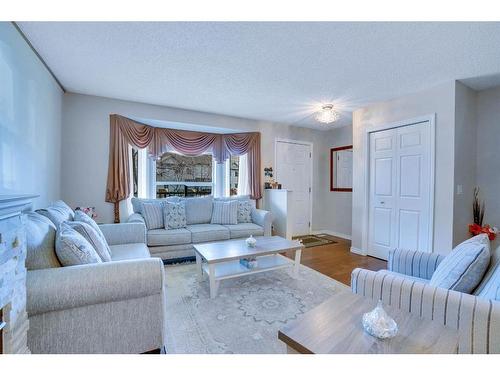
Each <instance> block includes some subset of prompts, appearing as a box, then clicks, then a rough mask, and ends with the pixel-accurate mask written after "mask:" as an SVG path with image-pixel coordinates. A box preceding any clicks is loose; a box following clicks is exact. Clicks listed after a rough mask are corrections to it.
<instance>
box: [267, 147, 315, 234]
mask: <svg viewBox="0 0 500 375" xmlns="http://www.w3.org/2000/svg"><path fill="white" fill-rule="evenodd" d="M311 160H312V159H311V146H310V145H307V144H299V143H292V142H285V141H278V142H276V180H277V181H278V182H279V183H280V184H281V186H282V188H283V189H287V190H290V191H291V193H290V197H291V204H292V207H291V210H290V211H289V212H290V217H288V218H287V219H288V220H291V222H292V225H291V228H292V235H293V236H300V235H304V234H309V233H310V217H311V216H310V213H311V189H310V188H311V167H312V163H311Z"/></svg>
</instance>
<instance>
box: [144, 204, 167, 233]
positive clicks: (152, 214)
mask: <svg viewBox="0 0 500 375" xmlns="http://www.w3.org/2000/svg"><path fill="white" fill-rule="evenodd" d="M141 214H142V217H143V218H144V222H145V223H146V228H148V229H159V228H163V227H164V225H163V202H161V201H159V202H154V203H146V202H144V203H142V209H141Z"/></svg>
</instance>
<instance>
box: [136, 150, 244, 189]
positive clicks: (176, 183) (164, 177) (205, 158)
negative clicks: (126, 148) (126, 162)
mask: <svg viewBox="0 0 500 375" xmlns="http://www.w3.org/2000/svg"><path fill="white" fill-rule="evenodd" d="M131 169H132V171H131V172H132V176H131V177H132V186H131V188H132V192H133V196H134V197H139V198H155V197H156V198H165V197H169V196H179V197H199V196H204V195H213V196H215V197H221V196H233V195H245V194H249V186H248V172H247V168H246V155H243V156H231V157H230V158H229V159H228V160H226V162H225V163H222V164H217V163H216V162H215V160H214V159H213V157H212V155H211V154H204V155H200V156H185V155H181V154H178V153H176V152H166V153H164V154H163V155H162V156H161V157H160V158H159V159H158V160H156V161H155V160H153V159H151V158H149V157H148V156H147V150H146V149H140V150H138V151H136V150H133V149H132V152H131Z"/></svg>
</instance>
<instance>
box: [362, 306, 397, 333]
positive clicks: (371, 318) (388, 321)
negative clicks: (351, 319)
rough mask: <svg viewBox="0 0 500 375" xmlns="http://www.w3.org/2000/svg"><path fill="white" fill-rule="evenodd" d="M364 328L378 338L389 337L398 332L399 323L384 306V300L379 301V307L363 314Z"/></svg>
mask: <svg viewBox="0 0 500 375" xmlns="http://www.w3.org/2000/svg"><path fill="white" fill-rule="evenodd" d="M362 322H363V328H364V330H365V331H366V332H367V333H369V334H370V335H372V336H373V337H376V338H378V339H389V338H392V337H394V336H396V334H397V333H398V325H397V323H396V322H395V321H394V319H392V318H391V317H390V316H389V315H388V314H387V312H386V311H385V310H384V308H383V307H382V301H378V304H377V307H375V308H374V309H373V310H372V311H370V312H368V313H366V314H364V315H363V319H362Z"/></svg>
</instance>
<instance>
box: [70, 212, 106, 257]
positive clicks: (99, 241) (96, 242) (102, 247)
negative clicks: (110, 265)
mask: <svg viewBox="0 0 500 375" xmlns="http://www.w3.org/2000/svg"><path fill="white" fill-rule="evenodd" d="M64 223H65V224H68V225H69V226H70V227H71V228H73V229H74V230H76V231H77V232H78V233H80V234H81V235H82V236H83V238H85V239H86V240H87V241H88V242H89V243H90V244H91V245H92V247H93V248H94V250H95V251H96V252H97V255H99V258H101V260H102V261H103V262H110V261H111V250H110V248H109V246H108V244H107V242H106V240H105V239H104V238H103V237H102V236H101V235H99V233H97V231H96V230H95V229H94V228H92V226H91V225H89V224H87V223H84V222H83V221H65V222H64Z"/></svg>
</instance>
